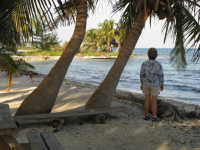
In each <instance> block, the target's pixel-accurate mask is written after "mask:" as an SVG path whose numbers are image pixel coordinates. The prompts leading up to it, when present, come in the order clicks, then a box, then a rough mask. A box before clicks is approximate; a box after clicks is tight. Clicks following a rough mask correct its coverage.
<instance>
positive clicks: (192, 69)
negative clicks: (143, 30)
mask: <svg viewBox="0 0 200 150" xmlns="http://www.w3.org/2000/svg"><path fill="white" fill-rule="evenodd" d="M170 51H171V49H158V58H157V60H158V61H159V62H160V63H161V64H162V66H163V70H164V78H165V83H164V85H165V86H164V91H163V92H161V94H160V96H164V97H167V98H170V99H174V100H177V101H184V102H186V103H193V104H200V97H199V96H200V63H193V62H191V56H192V52H191V51H188V52H187V59H188V65H187V68H186V69H185V70H184V71H177V69H176V68H175V67H174V66H172V65H171V64H170V61H169V53H170ZM134 53H135V57H134V58H131V59H130V60H129V61H128V64H127V65H126V67H125V69H124V71H123V73H122V75H121V78H120V82H119V84H118V87H117V88H118V89H123V90H127V91H132V92H137V93H142V92H141V90H140V78H139V75H140V67H141V64H142V63H143V62H144V61H145V60H147V55H146V53H147V49H135V50H134ZM114 61H115V59H79V60H77V59H76V60H73V62H72V64H71V66H70V68H69V70H68V72H67V75H66V79H68V80H74V81H79V82H85V83H90V84H94V85H98V84H99V83H101V82H102V81H103V79H104V78H105V76H106V74H107V72H108V71H109V69H110V68H111V66H112V65H113V63H114ZM54 64H55V62H44V63H42V64H41V63H36V64H35V66H36V71H38V72H40V73H43V74H47V73H48V72H49V70H50V69H51V68H52V66H53V65H54Z"/></svg>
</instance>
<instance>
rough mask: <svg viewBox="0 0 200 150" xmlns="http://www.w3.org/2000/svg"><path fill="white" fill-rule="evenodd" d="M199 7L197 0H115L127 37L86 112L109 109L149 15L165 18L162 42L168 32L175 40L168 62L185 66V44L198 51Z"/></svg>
mask: <svg viewBox="0 0 200 150" xmlns="http://www.w3.org/2000/svg"><path fill="white" fill-rule="evenodd" d="M199 8H200V6H199V0H118V1H117V2H116V3H115V5H114V12H116V11H123V14H122V18H121V25H122V26H124V27H125V28H126V31H127V32H126V37H125V39H124V41H123V43H122V45H121V48H120V50H119V55H118V58H117V59H116V61H115V63H114V64H113V66H112V68H111V69H110V71H109V72H108V74H107V76H106V78H105V79H104V81H103V82H102V83H101V84H100V86H99V87H98V88H97V90H96V91H95V92H94V93H93V95H92V96H91V97H90V99H89V101H88V103H87V104H86V109H91V108H100V107H110V105H111V100H112V95H113V94H114V92H115V90H116V87H117V84H118V82H119V79H120V76H121V73H122V71H123V69H124V67H125V65H126V64H127V61H128V59H129V57H130V55H131V54H132V51H133V49H134V48H135V45H136V43H137V40H138V39H139V37H140V35H141V33H142V30H143V28H144V25H145V23H146V20H147V18H150V20H151V18H152V16H158V18H159V19H165V22H166V23H165V25H164V28H165V31H166V36H165V39H166V37H167V35H168V34H169V33H171V34H172V35H173V36H174V41H175V46H174V49H173V52H172V54H171V60H172V61H173V62H175V63H176V64H177V65H178V66H181V67H184V66H185V65H186V59H185V44H188V43H189V44H191V45H192V46H196V47H197V48H200V47H199V46H200V34H199V33H200V25H199V20H200V15H199V11H200V10H199ZM195 16H197V18H195ZM165 39H164V41H165Z"/></svg>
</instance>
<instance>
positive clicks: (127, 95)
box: [114, 90, 200, 121]
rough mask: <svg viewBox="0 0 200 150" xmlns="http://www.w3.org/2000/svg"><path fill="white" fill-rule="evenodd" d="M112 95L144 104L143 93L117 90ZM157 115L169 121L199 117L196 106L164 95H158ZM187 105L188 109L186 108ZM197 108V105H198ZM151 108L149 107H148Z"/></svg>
mask: <svg viewBox="0 0 200 150" xmlns="http://www.w3.org/2000/svg"><path fill="white" fill-rule="evenodd" d="M114 97H116V98H117V99H120V100H128V101H131V102H134V103H137V104H141V105H142V106H144V102H145V97H144V95H143V94H138V93H132V92H127V91H122V90H117V91H116V93H115V95H114ZM157 105H158V110H157V111H158V117H160V118H161V119H167V120H171V121H181V120H183V119H190V118H200V113H199V112H198V111H196V110H197V107H198V106H195V105H190V104H184V103H181V102H176V101H175V100H169V99H166V98H164V97H158V101H157ZM185 107H189V108H190V109H186V108H185ZM198 109H199V107H198ZM150 110H151V109H150Z"/></svg>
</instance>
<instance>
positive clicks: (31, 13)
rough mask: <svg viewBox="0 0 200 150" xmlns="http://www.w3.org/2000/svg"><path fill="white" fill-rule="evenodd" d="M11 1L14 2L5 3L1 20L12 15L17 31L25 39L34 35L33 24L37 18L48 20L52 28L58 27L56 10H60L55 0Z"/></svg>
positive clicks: (10, 0)
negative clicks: (55, 17) (55, 15)
mask: <svg viewBox="0 0 200 150" xmlns="http://www.w3.org/2000/svg"><path fill="white" fill-rule="evenodd" d="M3 1H5V0H3ZM9 2H12V3H7V5H6V3H3V4H4V5H3V6H2V7H1V10H0V11H1V15H0V20H2V21H4V20H6V19H7V17H6V16H12V18H13V21H14V23H15V24H16V29H17V32H20V33H22V35H23V37H24V39H28V38H29V37H30V36H31V35H32V30H33V26H32V24H33V22H34V21H36V20H41V21H42V22H47V24H48V26H49V28H50V29H53V28H55V27H56V24H55V19H54V11H55V12H56V13H58V14H59V12H58V11H57V10H56V8H57V4H56V3H55V2H54V1H53V0H15V1H14V0H9ZM59 15H60V14H59Z"/></svg>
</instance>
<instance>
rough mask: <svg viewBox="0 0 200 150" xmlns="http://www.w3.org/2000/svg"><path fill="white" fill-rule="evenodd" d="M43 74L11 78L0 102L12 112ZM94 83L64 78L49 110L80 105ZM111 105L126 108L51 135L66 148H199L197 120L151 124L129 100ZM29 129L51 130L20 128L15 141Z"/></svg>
mask: <svg viewBox="0 0 200 150" xmlns="http://www.w3.org/2000/svg"><path fill="white" fill-rule="evenodd" d="M42 79H43V76H36V77H34V81H33V82H32V81H31V80H30V79H29V77H27V76H20V77H14V81H13V85H12V88H11V91H10V92H5V91H1V92H0V102H1V103H7V104H9V106H10V108H11V111H12V114H14V113H15V111H16V109H17V108H18V107H19V105H20V103H21V102H22V101H23V100H24V98H25V97H26V96H27V95H28V94H30V93H31V92H32V90H34V89H35V88H36V87H37V85H38V84H39V83H40V81H41V80H42ZM0 80H1V82H0V89H1V90H2V89H3V88H5V87H6V84H7V76H6V73H0ZM94 90H95V88H94V86H91V85H88V84H82V83H77V82H71V81H66V80H65V81H64V83H63V85H62V88H61V90H60V92H59V95H58V98H57V101H56V104H55V106H54V108H53V112H58V111H66V110H68V109H73V108H77V107H80V106H83V105H84V104H85V102H87V100H88V99H89V97H90V96H91V94H92V93H93V92H94ZM113 105H120V106H124V107H126V110H125V111H124V112H117V113H114V114H112V115H114V116H117V117H118V119H112V120H108V121H107V122H106V124H91V123H84V124H83V125H79V124H71V123H68V124H66V125H65V126H64V127H63V129H61V130H60V131H59V132H56V133H55V135H56V136H57V138H58V139H59V141H60V142H61V143H62V145H63V146H64V147H65V149H66V150H193V148H192V146H193V147H199V148H200V141H199V143H198V142H196V141H197V140H198V139H200V137H199V135H200V121H199V120H193V121H190V122H189V121H184V122H183V123H169V122H166V121H161V122H160V123H157V124H156V126H152V122H151V121H144V120H143V114H144V112H143V109H141V106H140V107H139V106H138V105H137V104H135V103H133V102H124V103H122V102H121V101H120V102H119V101H118V100H115V99H114V102H113ZM32 129H36V130H41V131H48V132H52V131H53V128H52V127H50V126H45V125H44V126H34V127H33V126H31V127H27V128H22V129H21V130H20V131H19V133H18V135H17V140H18V141H19V142H27V139H26V136H25V134H26V132H27V131H29V130H32Z"/></svg>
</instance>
